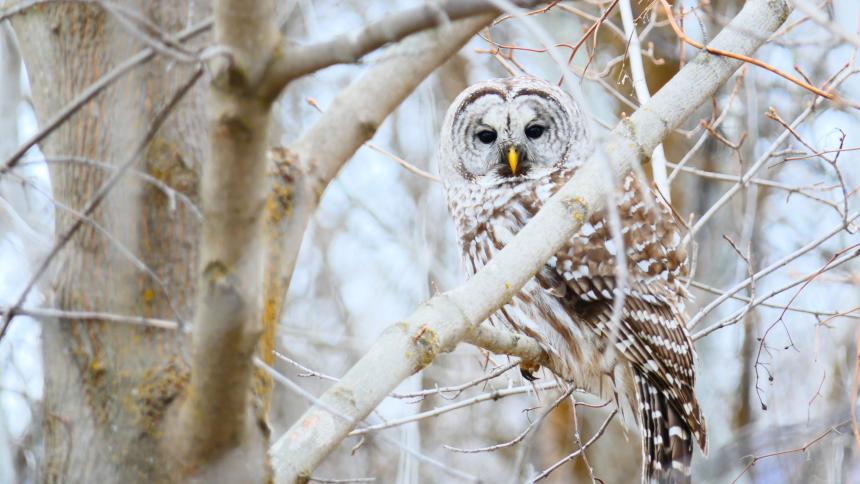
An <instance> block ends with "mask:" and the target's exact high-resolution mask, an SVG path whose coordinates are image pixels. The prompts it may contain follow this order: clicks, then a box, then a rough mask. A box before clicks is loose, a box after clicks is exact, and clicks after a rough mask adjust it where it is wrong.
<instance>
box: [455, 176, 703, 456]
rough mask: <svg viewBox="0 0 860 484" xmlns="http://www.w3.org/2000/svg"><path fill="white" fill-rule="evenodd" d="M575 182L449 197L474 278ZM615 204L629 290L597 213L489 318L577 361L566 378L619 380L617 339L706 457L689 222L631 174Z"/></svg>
mask: <svg viewBox="0 0 860 484" xmlns="http://www.w3.org/2000/svg"><path fill="white" fill-rule="evenodd" d="M569 176H570V173H569V172H568V173H565V172H559V173H558V174H557V176H556V177H554V179H553V180H551V183H547V181H546V180H544V181H541V180H537V181H535V182H533V183H521V184H518V185H513V186H511V187H509V189H506V190H494V193H493V195H492V196H490V194H489V193H487V192H486V191H484V190H482V189H480V188H476V189H475V190H476V192H473V193H466V194H460V195H462V196H460V197H457V198H455V199H449V200H450V202H451V207H450V208H451V212H452V214H453V215H454V218H455V221H456V225H457V227H458V235H459V239H460V244H461V247H462V249H463V254H464V262H465V265H466V269H467V271H468V272H469V274H470V275H472V274H474V273H475V272H477V270H479V269H480V268H481V267H482V266H483V265H484V264H486V263H487V262H488V261H489V260H490V258H492V256H493V254H495V253H496V252H498V251H500V250H501V249H502V248H503V247H504V245H505V244H506V243H507V242H509V241H510V240H511V239H512V238H513V237H514V236H515V235H516V234H517V233H518V232H519V230H520V229H521V228H522V227H523V226H525V224H526V223H528V221H529V220H530V219H531V218H532V217H533V216H534V215H535V213H537V211H538V210H539V209H540V207H541V206H542V204H543V203H544V202H545V201H546V200H547V199H548V198H549V197H550V196H551V195H552V194H554V193H555V191H557V189H558V188H559V187H560V186H561V185H562V184H563V182H564V181H565V180H566V179H567V178H569ZM477 191H480V193H479V192H477ZM617 198H618V200H616V202H617V207H618V215H619V217H620V220H621V228H622V237H623V242H624V255H625V258H626V264H625V267H626V268H627V279H626V283H624V284H622V285H619V284H618V281H617V280H616V264H617V259H618V255H619V254H618V247H616V244H615V242H614V241H613V238H612V236H611V234H610V229H609V224H608V221H607V219H606V216H607V214H606V213H605V212H604V213H597V214H594V215H593V216H592V217H591V218H590V220H589V221H588V223H586V224H584V225H583V227H582V228H581V229H580V231H579V232H578V233H577V234H576V235H575V236H574V237H573V238H571V239H570V241H569V242H568V243H567V244H566V245H565V246H564V247H562V248H561V249H560V250H559V251H558V252H557V253H556V255H555V256H554V257H552V258H551V259H550V260H549V261H547V263H546V265H545V266H544V267H543V269H541V270H540V271H539V272H538V273H537V274H536V275H535V278H534V279H533V280H532V281H531V282H529V283H528V284H526V286H525V287H524V288H523V290H522V291H521V293H520V294H519V295H517V296H516V297H515V298H514V299H513V300H512V302H511V303H510V304H507V305H505V306H504V307H503V308H501V309H500V310H499V312H497V313H496V314H495V315H494V317H493V318H491V319H492V320H494V321H503V322H504V323H506V324H508V325H510V326H511V327H513V328H514V329H515V330H518V331H521V332H525V333H526V334H529V335H530V336H533V337H536V338H538V339H539V341H542V343H544V344H545V346H547V347H548V348H549V349H550V350H552V351H553V353H556V354H558V355H560V356H562V357H567V358H568V360H571V361H570V365H571V366H572V367H573V368H572V371H571V375H561V376H563V377H565V378H573V379H576V377H580V376H583V375H584V377H585V378H589V377H593V376H594V374H596V373H603V374H604V375H605V374H609V375H612V368H613V367H614V366H615V361H617V356H616V357H612V358H611V359H612V361H610V362H609V364H608V366H602V365H606V354H607V353H609V354H611V353H612V352H606V351H605V350H606V347H607V346H608V345H609V344H610V342H613V346H614V348H615V350H616V351H617V353H616V355H620V356H621V357H622V358H623V359H624V360H626V362H627V363H628V364H629V365H630V367H631V369H632V370H633V373H634V375H635V376H636V378H637V382H636V384H637V385H639V386H642V385H645V386H648V387H649V388H655V389H656V390H657V391H659V392H661V393H662V394H664V395H666V397H667V400H668V404H669V405H670V406H671V407H672V410H674V413H676V414H677V415H679V416H681V419H682V420H683V421H684V424H685V426H686V427H687V428H688V429H689V431H690V432H691V433H692V434H693V436H694V437H695V439H696V441H697V443H698V444H699V446H700V447H701V448H702V449H703V450H706V437H705V421H704V418H703V416H702V414H701V411H700V409H699V406H698V403H697V401H696V398H695V395H694V394H693V387H694V383H695V375H694V360H695V350H694V348H693V343H692V341H691V339H690V336H689V333H688V332H687V329H686V326H685V319H684V314H683V311H684V310H683V307H684V302H685V301H686V300H687V299H688V297H689V296H688V294H687V292H686V290H685V289H684V287H683V285H682V284H681V281H680V280H679V278H681V277H684V276H686V274H687V252H686V246H685V244H684V242H683V240H684V234H683V233H682V228H683V224H682V223H681V222H680V220H679V219H678V217H677V216H676V215H675V214H674V212H672V210H671V208H670V207H669V206H668V205H667V204H666V203H664V202H663V201H662V199H660V198H659V196H656V195H655V196H650V197H646V196H644V194H643V193H642V188H641V186H640V183H639V182H638V181H637V180H636V179H635V176H634V175H632V174H631V175H629V176H628V177H627V178H626V179H625V180H624V182H623V185H622V191H621V192H620V193H619V194H618V197H617ZM619 286H623V287H619ZM619 295H623V297H624V306H623V309H622V310H621V314H620V315H618V317H616V319H615V321H614V322H613V302H614V301H615V298H616V297H618V296H619ZM596 355H600V356H601V364H600V365H598V366H602V367H600V368H594V367H593V366H594V365H597V363H595V358H596ZM576 366H592V367H590V368H575V367H576ZM640 378H642V379H644V380H645V381H646V383H647V385H646V383H640V382H639V379H640ZM579 383H580V382H578V384H579ZM586 383H587V382H586ZM646 403H647V402H646ZM641 405H643V403H642V402H640V406H641Z"/></svg>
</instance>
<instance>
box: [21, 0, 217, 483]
mask: <svg viewBox="0 0 860 484" xmlns="http://www.w3.org/2000/svg"><path fill="white" fill-rule="evenodd" d="M127 3H129V4H130V5H128V4H127V5H126V6H128V7H130V8H131V9H133V10H135V11H140V12H145V15H146V16H147V17H148V18H149V19H150V20H151V21H152V22H154V23H155V24H156V25H158V26H160V28H161V29H162V30H163V31H166V32H176V31H179V30H181V29H182V28H184V27H187V26H188V25H190V24H191V23H193V22H197V21H199V20H200V19H201V18H202V17H204V16H205V15H206V14H207V13H208V12H207V11H206V10H207V9H208V6H207V5H206V4H205V3H201V2H185V1H180V2H144V1H139V0H138V1H134V2H127ZM191 3H193V4H194V5H191ZM14 27H15V29H16V31H17V33H18V38H19V39H20V43H21V50H22V52H23V56H24V59H25V62H26V64H27V68H28V72H29V76H30V80H31V83H32V86H33V87H32V89H33V98H34V102H35V107H36V112H37V116H38V119H39V121H40V124H42V123H44V122H45V121H46V120H47V119H50V118H51V117H52V116H53V115H54V114H55V113H57V112H58V111H60V110H61V109H62V108H63V107H64V106H65V105H66V104H67V103H68V102H69V101H70V100H71V99H72V98H74V97H75V96H76V95H77V94H78V93H80V92H81V91H82V90H83V89H84V88H86V87H87V86H89V85H90V84H92V83H93V82H95V81H96V80H97V79H99V78H100V77H101V76H103V75H104V74H105V73H107V72H108V71H110V69H111V68H113V67H114V66H116V65H117V64H119V63H120V62H122V61H124V60H126V59H128V58H129V57H130V56H132V55H133V54H135V53H137V52H138V51H139V50H140V49H142V48H143V47H144V46H143V45H142V43H141V42H139V41H137V40H135V38H134V37H133V36H132V35H130V34H129V33H128V31H127V30H126V29H125V28H124V27H123V26H122V25H121V24H120V23H118V22H117V21H116V19H115V18H114V17H112V16H111V15H110V14H108V13H106V12H105V11H104V10H102V9H100V8H98V7H94V6H87V5H79V4H72V3H69V4H66V3H56V4H48V5H44V6H39V7H36V8H32V9H30V10H28V11H27V12H26V13H24V14H21V15H18V16H16V17H15V19H14ZM171 62H172V61H170V60H165V58H164V57H160V56H159V57H156V58H155V59H153V60H152V61H150V62H149V63H146V64H144V65H141V66H138V67H136V68H135V69H134V70H133V71H132V72H131V73H129V74H127V75H126V76H124V77H123V78H122V79H121V80H119V81H118V82H116V83H115V84H113V85H112V86H111V87H109V88H108V89H106V90H105V91H103V92H102V93H101V94H99V95H98V96H97V97H96V99H94V100H93V101H91V102H90V103H88V104H87V105H86V106H85V107H84V108H83V109H81V110H80V111H79V112H77V113H76V114H75V115H73V116H72V117H71V118H70V119H69V120H67V121H66V122H65V123H64V124H63V125H62V126H61V127H60V128H59V129H57V130H56V131H55V132H53V133H52V134H51V135H50V136H49V137H48V138H47V140H46V141H44V142H43V143H41V148H42V150H43V152H44V153H45V156H46V157H48V158H49V159H50V158H60V157H68V156H78V157H85V158H90V159H92V160H96V161H100V162H105V163H109V164H111V165H113V166H116V165H118V164H120V163H122V162H123V161H124V160H126V159H127V158H128V157H129V155H130V153H131V151H132V150H133V149H134V147H135V146H136V145H137V144H138V143H139V141H140V139H141V138H142V137H143V136H144V133H145V132H146V130H147V129H148V128H149V126H150V125H151V123H152V119H153V117H154V116H155V114H156V113H157V112H158V111H159V110H161V109H162V108H163V107H164V105H165V104H166V103H167V102H168V100H169V99H170V98H171V97H172V96H173V95H174V94H175V93H176V91H177V90H178V88H179V87H181V86H182V85H183V84H185V83H186V82H187V81H188V79H189V78H190V76H191V74H192V72H193V66H188V65H183V64H179V63H176V62H172V63H171ZM168 64H170V65H168ZM204 95H205V88H204V83H202V82H201V83H198V85H197V86H196V87H194V88H193V89H192V91H191V92H190V93H188V95H187V96H186V97H185V98H184V100H183V101H182V102H181V103H180V104H179V105H178V106H177V108H176V109H175V110H174V112H173V114H172V115H171V117H170V119H169V120H168V121H167V122H166V123H165V125H164V126H163V127H162V128H161V129H160V130H159V131H158V133H157V135H156V136H155V138H154V139H153V140H152V142H151V143H150V144H149V147H148V149H147V150H146V151H145V153H144V155H143V156H142V159H140V160H139V161H138V162H137V164H136V165H135V168H136V169H138V170H141V171H145V172H146V173H148V174H149V175H151V176H153V177H155V178H157V179H159V180H161V181H162V182H164V183H166V184H168V185H170V186H172V187H173V188H175V189H176V190H178V191H179V192H181V193H184V194H186V195H188V196H189V197H190V198H191V199H192V200H196V199H197V185H198V168H199V166H200V165H201V162H202V161H203V159H204V154H205V149H206V139H207V138H206V124H205V117H204V116H203V102H204V99H205V98H204ZM50 168H51V178H52V183H53V188H54V197H55V199H56V201H57V202H59V203H62V204H65V205H68V206H70V207H73V208H75V209H77V210H80V209H81V208H82V207H83V206H84V205H85V204H86V203H87V201H88V200H89V199H90V198H91V197H92V195H93V193H95V192H96V191H97V190H98V189H99V187H100V186H101V185H102V183H103V182H104V181H105V179H106V178H107V177H108V176H109V175H110V174H111V172H110V171H107V170H105V169H103V168H98V167H93V166H87V165H82V164H73V163H52V164H51V165H50ZM134 180H135V177H133V176H132V177H125V180H124V181H123V182H121V185H120V186H118V187H116V188H115V189H114V190H113V192H112V195H111V196H109V198H108V199H106V200H105V201H104V203H102V205H101V206H100V208H98V209H97V210H96V212H95V213H94V215H93V217H92V218H93V219H94V220H95V221H96V222H97V223H98V224H100V225H101V226H102V227H104V228H105V229H106V230H107V231H108V232H110V234H112V236H113V238H115V239H116V240H117V241H119V243H121V244H122V245H124V246H125V248H127V249H128V250H129V251H130V252H132V253H133V254H134V255H135V256H136V257H137V258H138V259H140V260H141V261H142V262H143V263H145V264H146V265H147V266H148V267H149V268H150V269H151V270H152V271H153V272H154V274H155V276H157V277H152V276H150V275H147V274H146V273H145V272H142V271H140V270H139V269H138V268H137V267H135V265H134V264H133V263H132V262H131V261H130V259H129V257H127V256H126V255H124V254H123V253H122V251H121V250H119V249H118V248H117V246H116V244H115V243H112V242H110V241H109V240H108V239H107V238H106V237H105V236H104V234H101V233H99V232H98V231H97V230H96V229H95V228H94V227H93V226H92V225H91V224H86V225H85V226H84V227H82V229H81V230H80V231H79V232H78V233H77V235H75V236H74V238H73V239H72V240H71V242H70V243H69V244H68V246H67V247H66V248H65V249H64V250H63V251H62V252H61V253H60V255H59V257H58V259H57V260H55V261H54V263H53V266H52V267H53V268H54V269H55V270H54V271H53V273H52V274H55V275H54V276H53V279H52V280H51V281H50V289H51V291H50V292H51V293H52V294H53V298H54V305H55V306H56V307H59V308H62V309H66V310H93V311H102V312H111V313H117V314H123V315H140V316H147V317H163V318H166V319H173V320H175V319H178V318H179V317H181V318H182V319H183V320H189V319H190V317H191V312H192V311H191V309H192V304H193V294H194V285H195V280H196V274H197V269H196V265H197V264H196V262H197V252H198V250H197V246H198V243H197V240H198V236H197V234H198V227H199V221H198V220H197V219H196V218H195V216H194V214H193V211H192V210H190V209H189V207H187V206H185V205H183V204H182V203H177V204H176V205H175V209H174V208H173V205H172V204H171V201H170V200H169V198H168V197H167V196H166V195H165V193H163V192H162V191H160V190H159V189H158V188H155V187H153V186H152V185H142V184H139V183H136V182H135V181H134ZM73 221H74V216H72V215H70V214H69V213H68V212H67V211H64V210H58V211H57V233H58V234H62V233H63V232H64V231H65V230H66V228H67V227H68V226H69V225H70V224H71V223H72V222H73ZM159 280H160V282H159ZM45 282H48V281H45ZM177 313H178V314H177ZM42 328H43V329H42V331H43V352H44V354H43V356H44V369H45V370H44V371H45V390H44V412H45V413H44V422H45V442H44V444H45V456H44V465H43V478H44V480H45V481H46V482H169V481H174V480H176V479H175V478H174V477H173V476H174V475H175V474H173V469H171V466H166V465H164V463H165V462H166V461H168V460H166V459H164V458H163V455H162V454H163V450H162V448H163V446H162V442H161V440H162V436H163V435H164V434H165V432H164V429H163V428H162V421H163V416H164V414H165V411H166V409H167V408H168V406H169V405H170V403H171V402H173V401H175V400H176V398H177V397H178V396H179V395H180V393H181V391H182V389H183V388H184V387H185V385H186V382H187V380H188V371H187V365H186V363H185V362H184V358H183V356H182V355H181V352H180V350H179V348H180V347H181V346H180V344H178V343H180V342H179V341H177V338H178V336H177V333H175V332H166V331H162V330H156V329H151V328H143V327H137V326H132V325H122V324H116V323H106V322H100V321H92V320H59V321H45V322H44V324H43V325H42Z"/></svg>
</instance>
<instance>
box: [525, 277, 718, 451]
mask: <svg viewBox="0 0 860 484" xmlns="http://www.w3.org/2000/svg"><path fill="white" fill-rule="evenodd" d="M570 275H571V274H570V272H566V271H564V270H559V268H558V267H557V266H556V265H552V264H547V265H546V266H544V268H543V269H542V270H541V271H540V272H539V273H538V274H537V276H536V278H537V280H538V282H539V284H540V285H541V287H543V288H544V289H545V290H547V291H550V292H551V293H552V294H553V295H554V296H556V297H559V298H561V299H563V300H564V301H565V303H566V307H567V308H568V309H569V310H570V311H571V313H572V314H571V317H572V318H573V319H574V320H575V321H581V322H583V323H584V324H585V325H586V326H588V327H590V328H591V329H592V330H593V331H595V332H596V333H598V334H599V335H601V336H603V337H604V338H606V339H607V340H611V341H614V347H615V349H616V351H618V352H619V353H621V354H622V355H624V357H625V358H626V359H627V360H628V361H629V362H630V363H631V365H633V367H634V368H635V369H637V370H638V372H637V373H638V374H639V375H641V376H642V377H644V378H646V379H647V380H648V381H649V382H650V383H651V384H652V385H654V386H655V387H656V388H657V389H659V390H660V391H662V392H664V393H666V394H668V395H669V396H671V398H669V402H670V404H673V405H674V406H676V407H678V408H675V411H676V412H678V414H679V415H687V416H688V419H687V420H688V425H689V426H690V430H691V431H692V432H693V433H694V435H696V436H697V437H699V440H700V442H699V444H700V445H701V446H702V447H703V448H704V445H705V442H704V419H703V418H702V415H701V410H700V409H699V406H698V403H697V402H696V398H695V396H694V393H693V388H694V385H695V373H694V359H695V350H694V348H693V342H692V341H691V339H690V336H689V334H688V333H687V330H686V327H685V322H684V320H683V317H682V316H681V312H680V310H679V309H678V308H677V305H676V303H675V302H674V301H673V299H674V296H672V295H671V294H669V291H668V289H667V288H666V287H661V286H663V285H665V283H661V280H659V279H655V280H651V281H648V282H639V281H629V282H628V284H626V285H625V287H624V289H623V294H624V307H623V309H622V310H621V314H620V317H619V318H618V319H617V321H616V322H615V323H614V324H613V321H612V312H613V303H614V300H615V297H616V295H617V294H619V291H618V287H617V284H616V280H615V277H614V276H601V275H597V276H591V277H569V276H570ZM681 402H684V404H681ZM688 405H689V406H688ZM683 407H687V408H683Z"/></svg>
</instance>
